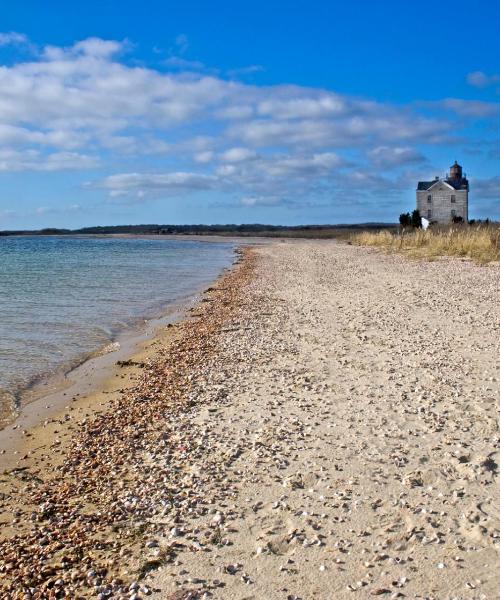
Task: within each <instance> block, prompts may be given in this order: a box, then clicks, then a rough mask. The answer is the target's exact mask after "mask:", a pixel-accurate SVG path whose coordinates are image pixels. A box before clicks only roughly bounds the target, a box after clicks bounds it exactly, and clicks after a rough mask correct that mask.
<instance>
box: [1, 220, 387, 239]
mask: <svg viewBox="0 0 500 600" xmlns="http://www.w3.org/2000/svg"><path fill="white" fill-rule="evenodd" d="M395 227H396V226H395V225H393V224H389V223H360V224H356V225H296V226H292V227H287V226H284V225H264V224H261V223H253V224H245V225H235V224H229V225H109V226H98V227H83V228H82V229H56V228H47V229H40V230H36V231H29V230H24V231H0V235H3V236H5V235H110V234H115V235H120V234H121V235H127V234H129V235H225V236H265V237H337V236H339V235H342V233H344V234H345V233H347V232H352V231H366V230H380V229H393V228H395Z"/></svg>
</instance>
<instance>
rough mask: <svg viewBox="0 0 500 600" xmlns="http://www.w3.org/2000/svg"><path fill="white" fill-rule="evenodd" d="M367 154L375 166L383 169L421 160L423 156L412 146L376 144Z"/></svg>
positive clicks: (423, 158)
mask: <svg viewBox="0 0 500 600" xmlns="http://www.w3.org/2000/svg"><path fill="white" fill-rule="evenodd" d="M368 156H369V158H370V159H371V161H372V162H373V164H374V165H376V166H377V167H381V168H383V169H387V168H392V167H397V166H400V165H405V164H409V163H418V162H423V161H424V160H425V157H424V156H423V155H422V154H421V153H420V152H418V151H417V150H415V149H414V148H408V147H405V148H401V147H389V146H378V147H377V148H374V149H373V150H370V152H368Z"/></svg>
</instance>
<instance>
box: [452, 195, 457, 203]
mask: <svg viewBox="0 0 500 600" xmlns="http://www.w3.org/2000/svg"><path fill="white" fill-rule="evenodd" d="M456 201H457V199H456V197H455V196H452V197H451V202H452V204H455V202H456Z"/></svg>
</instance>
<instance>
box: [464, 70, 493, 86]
mask: <svg viewBox="0 0 500 600" xmlns="http://www.w3.org/2000/svg"><path fill="white" fill-rule="evenodd" d="M467 83H468V84H469V85H473V86H474V87H478V88H485V87H488V86H489V85H494V84H496V83H500V75H486V73H483V71H473V72H472V73H468V74H467Z"/></svg>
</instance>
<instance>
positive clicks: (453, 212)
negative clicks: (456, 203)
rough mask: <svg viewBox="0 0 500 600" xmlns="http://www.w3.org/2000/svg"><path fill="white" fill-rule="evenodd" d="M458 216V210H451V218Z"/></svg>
mask: <svg viewBox="0 0 500 600" xmlns="http://www.w3.org/2000/svg"><path fill="white" fill-rule="evenodd" d="M456 216H457V211H456V210H452V211H451V218H452V219H454V218H455V217H456Z"/></svg>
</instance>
